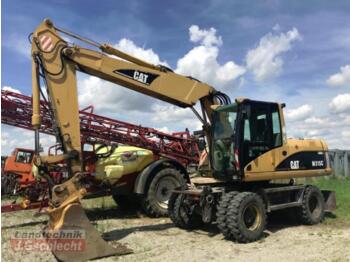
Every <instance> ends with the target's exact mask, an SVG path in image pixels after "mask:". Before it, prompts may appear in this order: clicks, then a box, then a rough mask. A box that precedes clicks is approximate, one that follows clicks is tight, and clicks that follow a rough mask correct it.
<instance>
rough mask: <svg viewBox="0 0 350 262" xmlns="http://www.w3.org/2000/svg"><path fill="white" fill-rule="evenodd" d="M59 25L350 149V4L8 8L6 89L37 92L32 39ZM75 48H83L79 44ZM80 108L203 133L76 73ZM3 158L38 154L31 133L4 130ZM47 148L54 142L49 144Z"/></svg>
mask: <svg viewBox="0 0 350 262" xmlns="http://www.w3.org/2000/svg"><path fill="white" fill-rule="evenodd" d="M44 18H50V19H52V21H53V22H54V23H55V25H57V26H58V27H61V28H65V29H67V30H69V31H72V32H75V33H78V34H79V35H82V36H85V37H87V38H90V39H93V40H95V41H97V42H101V43H110V44H112V45H113V46H115V47H117V48H119V49H121V50H122V51H124V52H127V53H130V54H131V55H134V56H136V57H139V58H141V59H144V60H146V61H149V62H151V63H154V64H164V65H167V66H169V67H171V68H172V69H173V70H175V72H177V73H180V74H184V75H191V76H193V77H195V78H197V79H200V80H201V81H203V82H207V83H208V84H210V85H212V86H214V87H215V88H216V89H217V90H220V91H222V92H225V93H226V94H228V95H229V96H230V97H231V99H232V100H234V98H235V97H248V98H251V99H256V100H265V101H274V102H283V103H286V105H287V107H286V108H285V117H286V122H287V135H288V137H295V138H314V139H324V140H326V141H327V143H328V145H329V147H330V148H332V149H335V148H339V149H350V115H349V113H350V27H349V24H350V2H349V1H345V0H344V1H340V0H339V1H337V0H334V1H324V0H309V1H297V0H295V1H292V0H291V1H280V0H266V1H260V0H247V1H236V0H234V1H224V0H211V1H208V0H201V1H147V0H145V1H135V0H128V1H112V0H101V1H89V0H86V1H83V0H76V1H69V0H47V1H38V0H31V1H26V0H22V1H21V0H3V1H2V8H1V39H2V41H1V52H2V56H1V88H2V89H11V90H17V91H18V92H21V93H23V94H26V95H30V94H31V57H30V44H29V42H28V38H27V37H28V35H29V33H31V32H33V31H34V30H35V28H36V27H37V26H38V25H39V23H40V22H41V21H42V20H43V19H44ZM77 44H79V43H77ZM78 87H79V103H80V105H81V107H83V106H87V105H90V104H93V105H94V106H95V112H96V113H98V114H101V115H105V116H108V117H113V118H116V119H119V120H124V121H128V122H131V123H135V124H141V125H143V126H149V127H154V128H158V129H161V130H163V131H168V132H172V131H181V130H184V129H185V128H186V127H187V128H189V129H190V130H191V131H194V130H197V129H199V128H200V127H201V125H200V123H199V121H197V120H196V118H195V116H194V115H193V113H192V112H191V111H190V110H189V109H181V108H177V107H174V106H172V105H169V104H166V103H164V102H160V101H158V100H155V99H153V98H149V97H146V96H144V95H141V94H138V93H136V92H134V91H129V90H127V89H125V88H123V87H120V86H116V85H114V84H112V83H108V82H106V81H103V80H100V79H98V78H95V77H93V76H89V75H85V74H83V73H79V74H78ZM1 129H2V130H1V146H2V152H1V153H2V154H3V155H4V154H9V153H10V152H11V151H12V149H13V148H14V147H26V148H33V145H34V141H33V136H34V135H33V132H30V131H24V130H21V129H18V128H14V127H8V126H6V125H3V124H2V125H1ZM42 143H43V146H44V147H47V146H49V145H52V144H53V143H55V140H54V139H53V138H52V137H49V136H43V141H42Z"/></svg>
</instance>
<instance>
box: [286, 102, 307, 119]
mask: <svg viewBox="0 0 350 262" xmlns="http://www.w3.org/2000/svg"><path fill="white" fill-rule="evenodd" d="M312 111H313V109H312V106H310V105H302V106H300V107H298V108H295V109H290V110H287V111H286V118H287V119H288V120H290V121H297V120H303V119H306V118H307V117H309V116H310V114H311V113H312ZM311 121H312V120H311Z"/></svg>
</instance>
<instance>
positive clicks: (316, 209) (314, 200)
mask: <svg viewBox="0 0 350 262" xmlns="http://www.w3.org/2000/svg"><path fill="white" fill-rule="evenodd" d="M309 210H310V213H311V215H312V216H313V217H319V216H320V215H321V204H320V201H319V200H318V197H317V196H316V195H311V196H310V198H309Z"/></svg>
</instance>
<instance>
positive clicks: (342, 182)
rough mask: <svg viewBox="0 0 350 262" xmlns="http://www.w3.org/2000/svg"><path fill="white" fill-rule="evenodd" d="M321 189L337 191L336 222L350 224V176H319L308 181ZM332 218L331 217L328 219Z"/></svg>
mask: <svg viewBox="0 0 350 262" xmlns="http://www.w3.org/2000/svg"><path fill="white" fill-rule="evenodd" d="M307 183H311V184H314V185H316V186H318V187H319V188H320V189H324V190H332V191H335V192H336V200H337V210H336V212H335V215H336V219H333V220H334V222H336V221H337V222H345V223H346V224H350V178H347V179H344V178H342V179H341V178H328V179H326V178H317V179H312V180H311V181H307ZM328 220H331V219H328Z"/></svg>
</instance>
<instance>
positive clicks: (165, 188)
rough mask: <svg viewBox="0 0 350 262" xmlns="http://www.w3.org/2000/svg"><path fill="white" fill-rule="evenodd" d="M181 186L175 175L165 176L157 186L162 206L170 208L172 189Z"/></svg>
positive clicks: (159, 201) (157, 195)
mask: <svg viewBox="0 0 350 262" xmlns="http://www.w3.org/2000/svg"><path fill="white" fill-rule="evenodd" d="M178 186H179V182H178V181H177V180H176V179H175V178H173V177H170V176H169V177H164V178H163V179H161V180H160V181H159V182H158V183H157V186H156V198H157V202H158V205H159V206H160V207H161V208H165V209H167V208H168V202H169V198H170V196H171V191H172V190H173V189H175V188H176V187H178Z"/></svg>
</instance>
